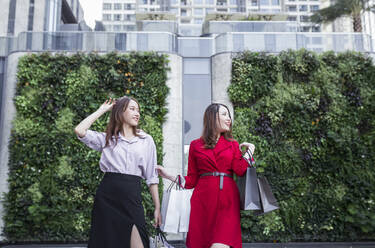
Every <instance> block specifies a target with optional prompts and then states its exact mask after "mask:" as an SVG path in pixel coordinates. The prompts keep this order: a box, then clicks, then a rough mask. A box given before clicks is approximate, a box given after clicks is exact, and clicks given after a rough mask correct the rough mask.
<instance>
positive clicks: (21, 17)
mask: <svg viewBox="0 0 375 248" xmlns="http://www.w3.org/2000/svg"><path fill="white" fill-rule="evenodd" d="M29 5H30V1H29V0H17V6H16V22H15V25H14V36H17V35H18V34H19V33H21V32H24V31H27V22H28V20H29V19H28V16H29Z"/></svg>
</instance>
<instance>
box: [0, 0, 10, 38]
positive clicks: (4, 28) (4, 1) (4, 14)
mask: <svg viewBox="0 0 375 248" xmlns="http://www.w3.org/2000/svg"><path fill="white" fill-rule="evenodd" d="M10 1H11V0H0V6H1V8H0V36H7V33H8V17H9V3H10Z"/></svg>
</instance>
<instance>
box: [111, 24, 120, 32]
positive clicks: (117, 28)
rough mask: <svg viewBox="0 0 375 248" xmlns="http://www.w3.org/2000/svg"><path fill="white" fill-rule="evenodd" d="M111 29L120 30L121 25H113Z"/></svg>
mask: <svg viewBox="0 0 375 248" xmlns="http://www.w3.org/2000/svg"><path fill="white" fill-rule="evenodd" d="M113 31H121V25H113Z"/></svg>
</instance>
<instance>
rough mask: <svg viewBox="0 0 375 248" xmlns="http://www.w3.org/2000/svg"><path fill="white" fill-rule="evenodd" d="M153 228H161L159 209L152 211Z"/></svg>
mask: <svg viewBox="0 0 375 248" xmlns="http://www.w3.org/2000/svg"><path fill="white" fill-rule="evenodd" d="M154 218H155V220H154V225H153V226H154V227H160V226H161V224H162V223H161V214H160V210H159V209H155V211H154Z"/></svg>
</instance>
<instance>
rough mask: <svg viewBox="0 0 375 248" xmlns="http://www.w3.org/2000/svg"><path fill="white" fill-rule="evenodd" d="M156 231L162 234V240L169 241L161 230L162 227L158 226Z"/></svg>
mask: <svg viewBox="0 0 375 248" xmlns="http://www.w3.org/2000/svg"><path fill="white" fill-rule="evenodd" d="M156 233H157V234H158V235H159V236H160V238H161V240H162V242H163V243H164V242H168V240H167V238H166V237H165V235H164V233H163V232H162V231H161V230H160V227H157V228H156Z"/></svg>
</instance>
